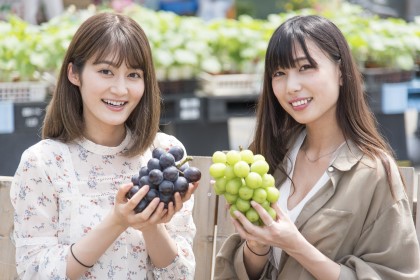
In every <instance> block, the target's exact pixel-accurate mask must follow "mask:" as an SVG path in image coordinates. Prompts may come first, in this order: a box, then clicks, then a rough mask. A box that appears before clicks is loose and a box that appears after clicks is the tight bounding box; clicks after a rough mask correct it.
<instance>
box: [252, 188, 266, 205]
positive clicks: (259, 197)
mask: <svg viewBox="0 0 420 280" xmlns="http://www.w3.org/2000/svg"><path fill="white" fill-rule="evenodd" d="M266 199H267V192H266V191H265V189H263V188H257V189H255V190H254V195H253V196H252V200H254V201H255V202H258V203H260V204H261V203H263V202H264V201H266Z"/></svg>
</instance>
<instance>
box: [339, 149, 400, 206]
mask: <svg viewBox="0 0 420 280" xmlns="http://www.w3.org/2000/svg"><path fill="white" fill-rule="evenodd" d="M332 166H334V167H335V169H337V170H339V171H340V172H339V173H341V175H340V176H342V178H341V179H342V180H340V181H341V182H347V183H349V184H350V185H352V186H354V187H356V188H359V187H360V188H361V189H362V190H363V192H364V193H365V194H366V195H367V194H369V193H371V194H372V196H377V197H378V196H379V197H381V199H383V202H385V201H389V203H390V204H393V203H394V202H395V201H398V200H401V199H404V198H406V195H405V190H404V184H403V181H402V179H401V175H400V172H399V168H398V165H397V163H396V161H395V159H394V158H393V157H392V156H391V155H389V154H387V153H386V152H385V151H384V152H382V154H381V156H375V157H370V156H368V155H366V154H364V153H363V152H362V151H361V150H360V149H359V148H358V147H356V146H355V145H354V144H353V143H351V142H350V143H349V144H348V145H347V147H343V151H341V152H340V154H339V155H338V157H337V158H336V160H335V161H334V162H333V164H332ZM384 204H385V203H384Z"/></svg>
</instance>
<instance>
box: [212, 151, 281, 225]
mask: <svg viewBox="0 0 420 280" xmlns="http://www.w3.org/2000/svg"><path fill="white" fill-rule="evenodd" d="M212 161H213V163H212V165H211V166H210V168H209V172H210V175H211V176H212V177H213V178H214V179H215V183H214V190H215V192H216V194H217V195H223V196H224V198H225V199H226V201H227V202H228V203H229V204H230V209H229V211H230V213H231V215H232V217H234V218H235V216H234V215H233V212H234V211H235V210H239V211H240V212H242V213H244V214H245V216H246V217H247V219H248V220H249V221H250V222H252V223H254V224H257V225H262V224H263V222H262V221H261V219H260V217H259V215H258V212H257V211H255V209H254V208H253V207H251V203H250V201H251V200H254V201H255V202H257V203H259V204H261V206H262V207H263V208H264V209H265V210H266V211H267V212H268V213H269V214H270V216H271V217H272V218H273V219H275V218H276V212H275V210H274V209H273V208H272V207H271V203H275V202H277V200H278V198H279V195H280V192H279V190H278V189H277V188H276V187H275V180H274V177H273V176H272V175H271V174H269V173H268V170H269V165H268V163H267V162H266V161H265V158H264V156H263V155H260V154H256V155H254V153H253V152H252V151H251V150H247V149H242V150H240V151H236V150H230V151H228V152H227V153H224V152H221V151H216V152H215V153H214V154H213V156H212Z"/></svg>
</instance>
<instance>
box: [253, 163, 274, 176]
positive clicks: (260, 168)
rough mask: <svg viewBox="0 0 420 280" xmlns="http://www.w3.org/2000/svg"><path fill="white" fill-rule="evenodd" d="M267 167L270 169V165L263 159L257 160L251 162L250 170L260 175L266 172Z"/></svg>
mask: <svg viewBox="0 0 420 280" xmlns="http://www.w3.org/2000/svg"><path fill="white" fill-rule="evenodd" d="M269 169H270V166H269V165H268V163H267V162H266V161H265V160H257V161H255V162H254V163H253V164H251V171H252V172H257V173H258V174H260V175H261V176H262V175H264V174H266V173H267V172H268V170H269Z"/></svg>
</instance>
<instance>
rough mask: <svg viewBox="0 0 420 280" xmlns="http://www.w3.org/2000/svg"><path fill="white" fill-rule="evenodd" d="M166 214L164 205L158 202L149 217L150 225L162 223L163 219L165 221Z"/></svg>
mask: <svg viewBox="0 0 420 280" xmlns="http://www.w3.org/2000/svg"><path fill="white" fill-rule="evenodd" d="M167 212H168V210H167V209H165V203H163V202H158V204H157V207H156V209H155V211H154V212H153V214H152V216H151V217H150V223H154V224H158V223H161V222H164V219H165V218H164V217H165V215H166V213H167Z"/></svg>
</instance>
